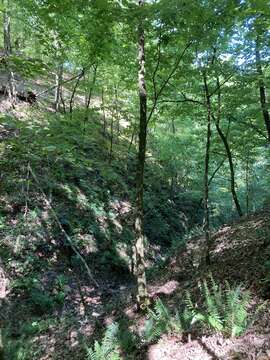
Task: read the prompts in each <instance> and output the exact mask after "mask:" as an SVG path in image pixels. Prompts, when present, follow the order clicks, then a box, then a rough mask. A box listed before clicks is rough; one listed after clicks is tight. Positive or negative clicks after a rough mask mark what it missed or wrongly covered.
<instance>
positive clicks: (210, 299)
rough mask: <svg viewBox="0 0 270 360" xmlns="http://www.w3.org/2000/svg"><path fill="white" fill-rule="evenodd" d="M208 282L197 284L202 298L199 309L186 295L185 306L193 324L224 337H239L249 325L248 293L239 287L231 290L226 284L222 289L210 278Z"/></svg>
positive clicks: (189, 296)
mask: <svg viewBox="0 0 270 360" xmlns="http://www.w3.org/2000/svg"><path fill="white" fill-rule="evenodd" d="M209 282H210V284H209ZM209 282H207V280H204V281H202V282H201V283H199V290H200V294H201V297H202V298H203V304H202V306H201V308H199V307H198V305H197V304H196V303H194V302H193V300H192V298H191V295H190V293H187V294H186V306H187V308H188V309H189V311H190V312H191V313H192V315H193V322H195V321H199V322H201V323H203V324H206V325H207V326H208V327H209V328H210V329H213V330H214V331H217V332H221V333H223V334H224V335H225V336H229V337H236V336H240V335H241V334H243V333H244V332H245V330H246V329H247V327H248V324H249V315H248V306H249V303H250V294H249V292H248V291H243V290H242V289H241V286H240V285H239V286H237V287H236V288H232V287H231V286H230V285H229V283H228V282H226V283H225V288H224V289H223V288H222V287H221V285H218V284H217V283H216V282H215V280H214V279H213V277H212V276H210V281H209Z"/></svg>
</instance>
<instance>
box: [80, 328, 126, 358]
mask: <svg viewBox="0 0 270 360" xmlns="http://www.w3.org/2000/svg"><path fill="white" fill-rule="evenodd" d="M118 332H119V327H118V324H117V323H112V324H111V325H109V326H108V327H107V329H106V331H105V334H104V337H103V339H102V341H101V342H98V341H95V344H94V346H93V347H92V348H88V349H87V360H104V359H108V360H121V357H120V354H119V350H118V341H117V337H118Z"/></svg>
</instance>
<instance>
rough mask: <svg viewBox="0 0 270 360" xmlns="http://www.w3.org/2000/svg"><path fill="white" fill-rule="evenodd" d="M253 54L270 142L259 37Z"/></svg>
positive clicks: (268, 135)
mask: <svg viewBox="0 0 270 360" xmlns="http://www.w3.org/2000/svg"><path fill="white" fill-rule="evenodd" d="M255 55H256V67H257V73H258V75H259V82H258V83H259V91H260V103H261V110H262V114H263V118H264V123H265V127H266V131H267V139H268V142H269V143H270V116H269V111H268V107H267V101H266V87H265V83H264V80H263V70H262V63H261V54H260V44H259V37H257V39H256V48H255Z"/></svg>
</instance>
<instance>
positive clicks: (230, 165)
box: [215, 77, 243, 217]
mask: <svg viewBox="0 0 270 360" xmlns="http://www.w3.org/2000/svg"><path fill="white" fill-rule="evenodd" d="M217 88H218V115H217V118H216V119H215V125H216V129H217V132H218V135H219V137H220V138H221V140H222V142H223V145H224V148H225V151H226V154H227V158H228V162H229V167H230V176H231V193H232V197H233V201H234V204H235V207H236V210H237V212H238V215H239V216H240V217H241V216H243V211H242V209H241V206H240V202H239V200H238V197H237V193H236V190H235V173H234V164H233V158H232V152H231V149H230V145H229V142H228V140H227V136H226V135H225V134H224V133H223V131H222V129H221V127H220V117H221V91H220V82H219V78H218V77H217Z"/></svg>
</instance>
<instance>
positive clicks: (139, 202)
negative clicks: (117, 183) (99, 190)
mask: <svg viewBox="0 0 270 360" xmlns="http://www.w3.org/2000/svg"><path fill="white" fill-rule="evenodd" d="M138 4H139V6H140V7H142V6H143V5H144V0H139V2H138ZM144 43H145V38H144V25H143V20H141V21H140V24H139V27H138V62H139V71H138V87H139V100H140V122H139V150H138V160H137V171H136V204H135V224H134V225H135V226H134V227H135V244H134V260H135V264H134V265H135V276H136V279H137V303H138V307H139V308H140V309H144V308H146V307H147V306H148V304H149V297H148V292H147V286H146V275H145V258H144V250H145V249H144V231H143V194H144V193H143V185H144V165H145V153H146V136H147V92H146V84H145V48H144Z"/></svg>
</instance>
